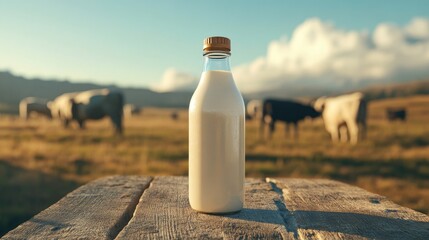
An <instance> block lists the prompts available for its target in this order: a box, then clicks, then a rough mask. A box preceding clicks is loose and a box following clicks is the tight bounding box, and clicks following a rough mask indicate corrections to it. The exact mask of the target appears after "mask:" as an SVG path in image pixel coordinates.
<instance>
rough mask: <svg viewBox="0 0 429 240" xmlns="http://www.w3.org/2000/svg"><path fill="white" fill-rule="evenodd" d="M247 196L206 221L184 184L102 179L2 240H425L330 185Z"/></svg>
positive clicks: (407, 214) (395, 208) (419, 220)
mask: <svg viewBox="0 0 429 240" xmlns="http://www.w3.org/2000/svg"><path fill="white" fill-rule="evenodd" d="M245 194H246V196H245V200H246V201H245V207H244V209H243V210H242V211H240V212H238V213H234V214H228V215H214V214H204V213H198V212H196V211H194V210H192V209H191V207H190V206H189V202H188V178H186V177H171V176H170V177H155V178H154V179H153V180H152V178H151V177H138V176H115V177H108V178H103V179H100V180H97V181H94V182H91V183H89V184H87V185H85V186H82V187H80V188H78V189H77V190H75V191H73V192H72V193H70V194H68V195H67V196H66V197H64V198H63V199H61V200H60V201H59V202H57V203H56V204H54V205H52V206H51V207H49V208H48V209H46V210H45V211H43V212H41V213H40V214H38V215H36V216H35V217H33V218H32V219H30V220H29V221H27V222H25V223H23V224H21V225H20V226H19V227H17V228H16V229H14V230H12V231H11V232H9V233H8V234H7V235H6V236H4V237H3V238H4V239H429V216H427V215H424V214H422V213H418V212H416V211H413V210H411V209H408V208H405V207H401V206H399V205H397V204H394V203H392V202H391V201H389V200H388V199H386V198H385V197H382V196H379V195H377V194H373V193H369V192H367V191H365V190H363V189H360V188H358V187H353V186H350V185H347V184H344V183H340V182H336V181H332V180H323V179H265V180H264V179H246V185H245ZM3 238H2V239H3Z"/></svg>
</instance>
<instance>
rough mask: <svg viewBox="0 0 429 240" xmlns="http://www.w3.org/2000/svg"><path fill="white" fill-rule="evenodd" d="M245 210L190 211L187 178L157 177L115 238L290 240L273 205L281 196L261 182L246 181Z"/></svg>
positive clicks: (254, 180)
mask: <svg viewBox="0 0 429 240" xmlns="http://www.w3.org/2000/svg"><path fill="white" fill-rule="evenodd" d="M245 194H246V196H245V199H246V202H245V208H244V209H243V210H242V211H241V212H239V213H235V214H229V215H212V214H204V213H198V212H196V211H194V210H192V209H191V208H190V206H189V203H188V179H187V178H185V177H158V178H155V179H154V180H153V182H152V183H151V186H150V187H149V188H148V189H147V190H146V191H145V192H144V193H143V196H142V198H141V200H140V203H139V204H138V206H137V209H136V213H135V216H134V217H133V218H132V219H131V221H130V223H129V224H128V225H127V226H126V227H125V228H124V229H123V231H122V232H121V233H120V234H119V236H118V239H221V238H225V239H261V238H264V239H292V238H293V236H292V235H291V234H290V233H288V232H287V230H286V228H285V226H284V225H285V223H284V221H283V218H282V217H281V215H280V214H279V211H278V207H277V205H276V203H279V202H281V200H280V195H278V194H277V193H276V192H274V191H272V188H271V186H270V184H269V183H267V182H265V181H264V180H262V179H259V180H258V179H246V185H245Z"/></svg>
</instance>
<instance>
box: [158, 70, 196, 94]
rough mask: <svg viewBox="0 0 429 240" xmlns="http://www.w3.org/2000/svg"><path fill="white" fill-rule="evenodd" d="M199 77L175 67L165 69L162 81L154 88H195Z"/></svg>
mask: <svg viewBox="0 0 429 240" xmlns="http://www.w3.org/2000/svg"><path fill="white" fill-rule="evenodd" d="M197 84H198V79H197V78H196V77H195V76H192V75H191V74H188V73H184V72H179V71H177V70H176V69H174V68H169V69H167V70H165V72H164V74H163V76H162V79H161V82H160V83H158V84H156V85H154V86H153V87H152V88H153V89H154V90H156V91H160V92H168V91H187V90H194V89H195V88H196V86H197Z"/></svg>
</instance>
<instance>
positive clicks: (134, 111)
mask: <svg viewBox="0 0 429 240" xmlns="http://www.w3.org/2000/svg"><path fill="white" fill-rule="evenodd" d="M140 112H141V109H140V108H139V107H137V106H136V105H134V104H125V105H124V115H125V117H132V116H134V115H138V114H139V113H140Z"/></svg>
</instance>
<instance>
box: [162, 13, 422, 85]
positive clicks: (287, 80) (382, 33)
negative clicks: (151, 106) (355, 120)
mask: <svg viewBox="0 0 429 240" xmlns="http://www.w3.org/2000/svg"><path fill="white" fill-rule="evenodd" d="M237 44H238V43H237ZM233 73H234V78H235V80H236V82H237V85H238V87H239V88H240V90H241V91H242V92H247V93H248V92H254V91H261V90H271V89H286V88H288V87H290V86H313V87H331V88H338V87H341V86H342V85H347V84H365V83H370V82H374V81H378V82H382V81H397V80H414V79H418V78H422V77H429V19H425V18H415V19H412V20H411V21H410V22H409V23H408V24H407V25H406V26H397V25H393V24H390V23H380V24H379V25H378V26H376V28H375V29H374V31H373V32H372V33H370V32H368V31H365V30H361V31H356V30H344V29H339V28H337V27H336V26H335V25H334V24H332V23H330V22H325V21H321V20H320V19H318V18H312V19H308V20H306V21H305V22H303V23H302V24H301V25H299V26H298V27H297V28H296V29H295V30H294V32H293V33H292V35H291V37H290V38H289V39H288V38H286V37H282V38H281V39H278V40H273V41H272V42H271V43H269V45H268V49H267V54H266V55H265V56H261V57H259V58H257V59H255V60H253V61H251V62H250V63H247V64H243V65H240V66H237V67H235V68H234V69H233ZM197 82H198V79H197V78H196V77H194V76H192V75H190V74H186V73H182V72H178V71H176V70H174V69H168V70H167V71H166V72H165V73H164V76H163V78H162V81H161V83H160V84H159V85H157V86H155V88H156V89H158V90H162V91H172V90H192V89H194V88H195V87H196V86H197Z"/></svg>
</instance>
